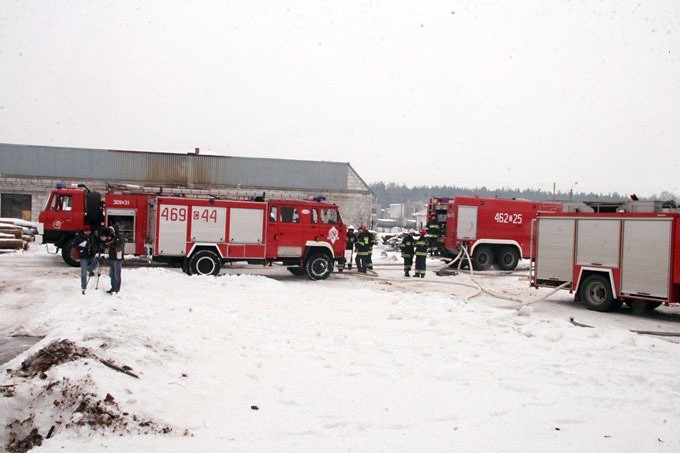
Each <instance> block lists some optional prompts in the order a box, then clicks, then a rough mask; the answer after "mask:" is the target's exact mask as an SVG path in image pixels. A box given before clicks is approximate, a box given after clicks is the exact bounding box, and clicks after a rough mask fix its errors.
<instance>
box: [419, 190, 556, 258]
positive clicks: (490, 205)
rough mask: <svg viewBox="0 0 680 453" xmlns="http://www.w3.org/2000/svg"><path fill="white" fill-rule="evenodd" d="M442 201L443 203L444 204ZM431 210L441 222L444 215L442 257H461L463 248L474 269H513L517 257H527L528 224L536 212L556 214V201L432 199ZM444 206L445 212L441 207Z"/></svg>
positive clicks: (466, 198)
mask: <svg viewBox="0 0 680 453" xmlns="http://www.w3.org/2000/svg"><path fill="white" fill-rule="evenodd" d="M442 200H445V202H443V201H442ZM431 203H433V206H434V207H433V208H430V209H428V211H430V210H432V212H434V213H435V215H436V217H437V219H439V220H440V221H441V219H442V217H443V215H444V212H445V213H446V228H445V229H444V230H443V231H444V237H443V238H444V240H443V246H444V248H445V252H444V255H446V256H449V257H455V256H460V255H459V252H460V247H466V248H467V251H468V253H469V254H470V255H471V257H472V265H473V266H474V268H475V269H476V270H488V269H490V268H491V266H492V265H494V264H496V266H497V267H498V268H499V269H502V270H513V269H515V268H516V267H517V264H518V262H519V260H520V258H529V257H530V251H531V222H532V220H533V219H535V218H536V215H537V214H538V213H539V212H559V211H561V210H562V205H561V204H560V203H557V202H538V201H528V200H513V199H503V198H481V197H455V198H450V199H442V198H433V199H431ZM444 203H445V209H444V208H443V207H442V204H444Z"/></svg>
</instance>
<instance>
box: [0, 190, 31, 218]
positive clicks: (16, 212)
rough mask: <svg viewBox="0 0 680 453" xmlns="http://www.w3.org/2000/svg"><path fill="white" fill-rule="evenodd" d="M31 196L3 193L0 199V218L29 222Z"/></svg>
mask: <svg viewBox="0 0 680 453" xmlns="http://www.w3.org/2000/svg"><path fill="white" fill-rule="evenodd" d="M31 201H32V200H31V195H25V194H19V193H3V194H2V196H1V197H0V217H10V218H14V219H23V220H31Z"/></svg>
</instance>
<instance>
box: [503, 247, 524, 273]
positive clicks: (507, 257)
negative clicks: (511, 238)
mask: <svg viewBox="0 0 680 453" xmlns="http://www.w3.org/2000/svg"><path fill="white" fill-rule="evenodd" d="M518 263H519V253H518V252H517V248H515V247H503V248H502V249H501V251H500V253H499V254H498V268H499V269H501V270H503V271H513V270H515V268H516V267H517V264H518Z"/></svg>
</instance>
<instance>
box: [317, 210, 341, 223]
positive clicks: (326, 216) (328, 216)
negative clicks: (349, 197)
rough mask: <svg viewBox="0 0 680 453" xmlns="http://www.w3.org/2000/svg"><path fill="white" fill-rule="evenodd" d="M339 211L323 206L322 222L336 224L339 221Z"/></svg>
mask: <svg viewBox="0 0 680 453" xmlns="http://www.w3.org/2000/svg"><path fill="white" fill-rule="evenodd" d="M338 219H339V216H338V211H337V209H329V208H323V209H322V210H321V222H322V223H327V224H331V225H333V224H336V223H338Z"/></svg>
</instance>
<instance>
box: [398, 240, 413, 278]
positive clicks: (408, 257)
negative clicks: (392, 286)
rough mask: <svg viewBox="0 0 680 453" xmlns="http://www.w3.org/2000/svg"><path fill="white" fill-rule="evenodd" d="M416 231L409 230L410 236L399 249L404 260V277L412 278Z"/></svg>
mask: <svg viewBox="0 0 680 453" xmlns="http://www.w3.org/2000/svg"><path fill="white" fill-rule="evenodd" d="M415 233H416V232H415V230H413V229H410V230H408V234H407V235H406V236H404V239H402V241H401V245H400V246H399V248H400V249H401V257H402V258H403V259H404V277H410V276H411V266H412V265H413V253H414V250H415V248H414V247H415V243H416V240H415V238H414V237H413V235H414V234H415Z"/></svg>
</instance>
